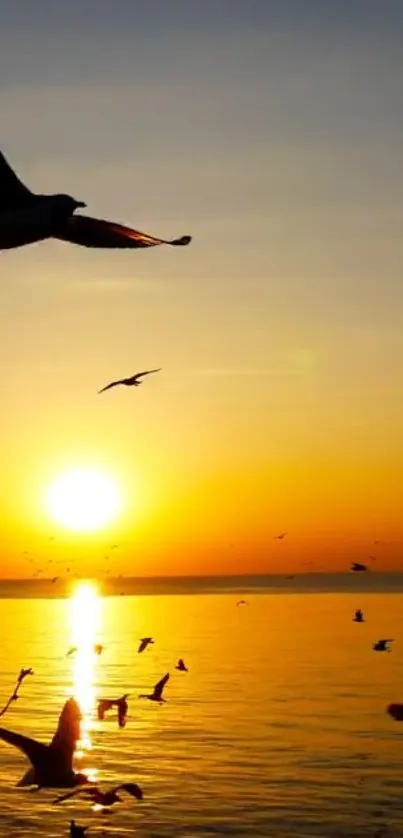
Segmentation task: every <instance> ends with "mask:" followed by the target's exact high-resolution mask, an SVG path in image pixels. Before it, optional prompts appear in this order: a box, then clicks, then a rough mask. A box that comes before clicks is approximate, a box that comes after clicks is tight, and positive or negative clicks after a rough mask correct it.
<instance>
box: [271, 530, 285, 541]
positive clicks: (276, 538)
mask: <svg viewBox="0 0 403 838" xmlns="http://www.w3.org/2000/svg"><path fill="white" fill-rule="evenodd" d="M286 535H287V533H286V532H281V533H280V535H273V539H274V541H282V540H283V538H285V537H286Z"/></svg>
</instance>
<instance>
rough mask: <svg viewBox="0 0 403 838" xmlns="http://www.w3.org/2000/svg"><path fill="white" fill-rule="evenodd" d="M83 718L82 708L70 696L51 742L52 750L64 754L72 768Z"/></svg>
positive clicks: (64, 758) (66, 761)
mask: <svg viewBox="0 0 403 838" xmlns="http://www.w3.org/2000/svg"><path fill="white" fill-rule="evenodd" d="M81 718H82V716H81V710H80V708H79V706H78V704H77V702H76V700H75V699H74V698H69V699H68V701H66V703H65V705H64V707H63V710H62V712H61V713H60V718H59V724H58V726H57V730H56V733H55V735H54V737H53V739H52V742H51V744H50V747H51V748H52V750H53V751H57V752H58V753H59V754H60V755H61V756H62V758H63V760H64V761H65V764H66V766H67V767H68V768H69V769H71V770H72V768H73V754H74V751H75V749H76V744H77V742H78V740H79V738H80V722H81Z"/></svg>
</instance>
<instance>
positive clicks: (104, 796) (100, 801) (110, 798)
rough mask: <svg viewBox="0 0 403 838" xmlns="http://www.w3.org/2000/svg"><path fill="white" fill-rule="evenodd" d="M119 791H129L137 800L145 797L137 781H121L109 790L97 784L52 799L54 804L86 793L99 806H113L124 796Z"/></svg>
mask: <svg viewBox="0 0 403 838" xmlns="http://www.w3.org/2000/svg"><path fill="white" fill-rule="evenodd" d="M118 791H127V793H128V794H131V796H132V797H135V798H136V799H137V800H142V799H143V792H142V790H141V788H140V786H138V785H137V783H121V784H120V786H115V787H114V788H113V789H110V790H109V791H101V790H100V789H99V788H98V787H97V786H95V787H91V788H85V789H75V791H70V792H69V793H68V794H62V795H61V797H56V799H55V800H53V801H52V803H53V804H56V803H62V802H63V800H69V798H70V797H76V795H77V794H84V795H85V796H86V797H89V798H90V799H91V800H92V801H93V803H96V804H97V806H113V804H114V803H120V802H121V800H122V798H121V797H119V795H118Z"/></svg>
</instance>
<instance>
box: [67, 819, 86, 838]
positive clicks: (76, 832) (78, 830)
mask: <svg viewBox="0 0 403 838" xmlns="http://www.w3.org/2000/svg"><path fill="white" fill-rule="evenodd" d="M87 829H88V826H79V825H78V823H76V822H75V821H70V838H85V833H86V831H87Z"/></svg>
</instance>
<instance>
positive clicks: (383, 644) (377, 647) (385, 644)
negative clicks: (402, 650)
mask: <svg viewBox="0 0 403 838" xmlns="http://www.w3.org/2000/svg"><path fill="white" fill-rule="evenodd" d="M389 643H393V638H391V637H390V638H388V639H385V640H377V641H376V643H373V644H372V648H373V650H374V652H390V648H389Z"/></svg>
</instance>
